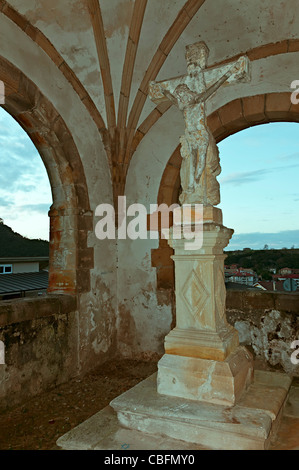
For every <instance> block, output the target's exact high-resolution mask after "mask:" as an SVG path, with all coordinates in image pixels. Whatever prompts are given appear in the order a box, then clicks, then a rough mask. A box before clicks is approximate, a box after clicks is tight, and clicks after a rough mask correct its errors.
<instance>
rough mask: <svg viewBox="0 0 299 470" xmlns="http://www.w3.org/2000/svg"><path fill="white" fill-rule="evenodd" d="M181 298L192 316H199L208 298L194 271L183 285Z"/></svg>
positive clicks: (207, 293)
mask: <svg viewBox="0 0 299 470" xmlns="http://www.w3.org/2000/svg"><path fill="white" fill-rule="evenodd" d="M181 297H182V299H183V300H184V303H185V304H186V306H187V308H188V310H189V312H190V313H191V314H192V316H193V317H194V318H197V317H198V316H200V313H201V312H202V311H203V309H204V306H205V304H206V302H207V300H208V298H209V292H208V291H207V289H206V287H205V286H204V284H203V283H202V281H201V280H200V278H199V276H198V274H197V272H196V271H195V270H194V269H193V270H192V272H191V274H190V275H189V276H188V278H187V280H186V282H185V284H184V287H183V289H182V291H181Z"/></svg>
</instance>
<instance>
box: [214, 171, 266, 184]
mask: <svg viewBox="0 0 299 470" xmlns="http://www.w3.org/2000/svg"><path fill="white" fill-rule="evenodd" d="M267 174H269V170H268V169H262V170H255V171H244V172H236V173H230V174H229V175H227V176H225V177H223V178H219V181H220V183H221V184H233V185H235V186H239V185H240V184H245V183H253V182H254V181H258V180H260V179H262V178H263V176H264V175H267Z"/></svg>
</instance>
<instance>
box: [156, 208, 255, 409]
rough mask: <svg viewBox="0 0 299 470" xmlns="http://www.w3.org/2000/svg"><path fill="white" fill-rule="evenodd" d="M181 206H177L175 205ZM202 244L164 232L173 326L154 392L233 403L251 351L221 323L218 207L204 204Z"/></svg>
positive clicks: (223, 236)
mask: <svg viewBox="0 0 299 470" xmlns="http://www.w3.org/2000/svg"><path fill="white" fill-rule="evenodd" d="M178 210H179V211H180V210H181V209H180V208H179V209H178ZM201 223H202V228H203V240H202V246H201V247H198V248H197V249H186V246H187V245H186V242H188V243H190V240H186V239H185V238H184V235H183V233H182V235H181V239H177V235H176V238H175V237H174V236H173V232H172V235H170V240H169V244H170V246H171V247H172V248H173V249H174V252H175V254H174V256H173V260H174V263H175V292H176V327H175V328H174V329H173V330H172V331H170V333H169V334H168V335H167V336H166V338H165V355H164V356H163V357H162V358H161V360H160V361H159V364H158V384H157V387H158V393H160V394H166V395H172V396H177V397H183V398H187V399H195V400H201V401H207V402H211V403H218V404H227V405H230V406H231V405H233V404H235V402H236V400H237V399H238V398H239V397H240V396H241V394H242V393H243V391H244V390H245V389H246V388H247V386H248V385H249V384H250V383H251V381H252V378H253V363H252V362H253V361H252V357H251V354H250V353H249V352H248V351H247V350H246V349H245V348H244V347H241V346H239V338H238V332H237V331H236V330H235V329H234V328H233V327H232V326H231V325H229V324H228V323H227V320H226V315H225V299H226V288H225V281H224V259H225V255H224V253H223V249H224V248H225V247H226V246H227V244H228V242H229V240H230V238H231V236H232V234H233V230H231V229H228V228H227V227H224V226H223V225H222V212H221V210H220V209H217V208H215V207H213V206H205V207H204V213H203V221H202V222H201Z"/></svg>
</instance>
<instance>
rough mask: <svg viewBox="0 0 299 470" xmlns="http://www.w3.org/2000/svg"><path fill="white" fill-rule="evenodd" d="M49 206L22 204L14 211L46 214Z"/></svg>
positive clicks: (44, 204) (43, 204)
mask: <svg viewBox="0 0 299 470" xmlns="http://www.w3.org/2000/svg"><path fill="white" fill-rule="evenodd" d="M50 205H51V204H47V203H40V204H24V205H22V206H18V207H17V208H16V209H17V210H18V211H25V212H37V213H39V214H47V213H48V211H49V209H50Z"/></svg>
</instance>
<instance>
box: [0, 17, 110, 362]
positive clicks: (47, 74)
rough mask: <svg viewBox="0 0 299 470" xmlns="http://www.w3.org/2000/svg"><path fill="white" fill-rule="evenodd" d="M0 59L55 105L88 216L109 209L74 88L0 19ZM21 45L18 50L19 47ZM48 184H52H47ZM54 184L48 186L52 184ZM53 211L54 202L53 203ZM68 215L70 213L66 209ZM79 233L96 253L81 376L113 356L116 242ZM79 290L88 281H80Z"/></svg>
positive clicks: (97, 149)
mask: <svg viewBox="0 0 299 470" xmlns="http://www.w3.org/2000/svg"><path fill="white" fill-rule="evenodd" d="M0 42H1V45H2V46H1V55H2V56H3V57H4V58H5V59H7V60H9V61H10V62H11V63H12V64H14V65H15V66H16V67H18V68H19V69H20V70H21V71H22V72H23V73H24V74H25V75H26V76H27V77H28V78H29V79H30V80H31V81H32V82H33V83H34V84H35V85H36V86H37V87H38V88H39V89H40V91H41V92H42V93H43V95H44V96H46V97H47V99H48V100H49V101H50V102H51V103H52V104H53V106H54V107H55V109H56V110H57V112H58V113H59V114H60V116H61V117H62V119H63V120H64V122H65V124H66V126H67V127H68V129H69V131H70V133H71V135H72V137H73V140H74V143H75V145H76V147H77V150H78V152H79V155H80V158H81V161H82V165H83V170H84V174H85V178H86V183H87V187H88V195H89V205H90V208H91V216H92V215H93V213H94V211H95V209H96V207H97V205H98V204H100V203H102V202H105V203H112V201H113V198H112V184H111V176H110V170H109V165H108V161H107V156H106V153H105V151H104V147H103V143H102V139H101V136H100V133H99V131H98V128H97V126H96V125H95V122H94V120H93V119H92V117H91V115H90V114H89V113H88V111H87V109H86V107H85V106H84V103H83V102H82V101H81V99H80V97H79V95H78V94H77V93H76V92H75V91H74V88H73V87H72V86H71V85H70V83H69V82H68V81H67V79H66V78H65V76H64V75H63V74H62V72H61V71H60V69H59V68H58V67H56V66H55V64H54V63H53V62H52V61H51V59H50V58H49V56H48V55H47V54H45V52H43V50H42V49H41V48H40V47H39V46H38V45H37V44H36V43H35V42H34V41H32V40H31V39H30V38H29V37H28V36H27V35H26V34H24V33H23V32H22V31H21V30H20V29H19V28H18V27H17V26H16V25H15V24H14V23H13V22H12V21H10V20H9V19H8V18H7V17H6V16H4V15H2V14H0ZM20 45H22V47H20ZM50 182H51V181H50ZM51 183H52V182H51ZM54 206H55V201H54ZM67 209H68V210H70V212H71V213H72V210H74V208H67ZM86 219H89V221H86V225H84V223H83V222H82V224H83V225H82V227H78V229H79V230H80V233H81V235H80V236H82V237H83V238H85V240H86V239H87V241H88V245H87V246H88V247H92V248H93V249H94V263H93V267H91V281H90V283H91V288H90V289H89V291H88V292H85V293H84V294H81V295H80V297H79V299H78V302H79V305H78V310H79V312H80V313H79V340H78V341H79V344H80V349H79V356H80V366H81V369H82V370H87V369H88V368H91V367H93V366H94V363H95V362H94V361H95V359H97V360H98V361H99V362H101V361H102V360H104V359H105V358H106V357H108V356H109V355H111V354H113V353H114V352H115V339H116V330H115V309H116V272H115V269H116V250H115V241H114V240H112V241H106V242H102V243H98V240H97V239H96V237H95V235H94V224H95V220H94V218H93V217H92V219H91V220H93V225H92V224H90V218H88V217H87V218H86ZM79 282H80V283H81V285H84V283H85V282H86V280H85V279H84V278H81V279H79Z"/></svg>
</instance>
